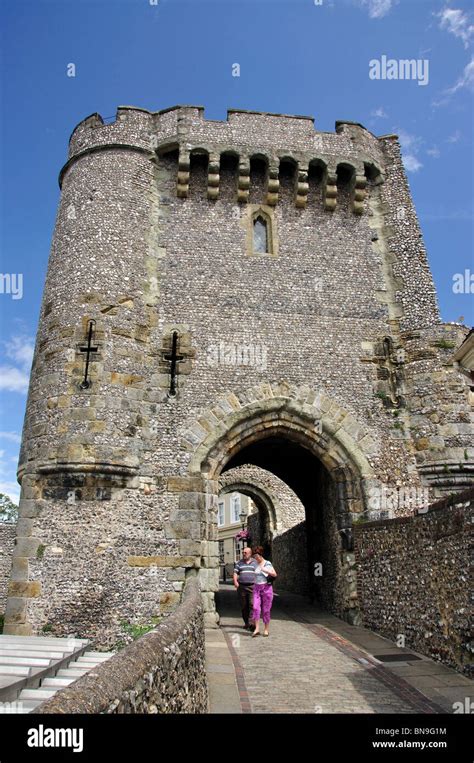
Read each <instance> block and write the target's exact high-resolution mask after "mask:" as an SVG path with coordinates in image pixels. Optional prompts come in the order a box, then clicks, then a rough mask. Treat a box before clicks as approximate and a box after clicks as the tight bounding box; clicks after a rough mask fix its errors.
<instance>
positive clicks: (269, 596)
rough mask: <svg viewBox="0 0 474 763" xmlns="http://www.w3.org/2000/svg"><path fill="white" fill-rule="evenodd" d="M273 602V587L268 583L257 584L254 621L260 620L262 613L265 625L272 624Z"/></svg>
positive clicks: (254, 600)
mask: <svg viewBox="0 0 474 763" xmlns="http://www.w3.org/2000/svg"><path fill="white" fill-rule="evenodd" d="M272 601H273V586H272V585H268V583H256V584H255V585H254V587H253V613H252V620H253V621H254V622H255V621H256V620H260V613H262V620H263V622H264V623H265V625H268V623H269V622H270V610H271V608H272Z"/></svg>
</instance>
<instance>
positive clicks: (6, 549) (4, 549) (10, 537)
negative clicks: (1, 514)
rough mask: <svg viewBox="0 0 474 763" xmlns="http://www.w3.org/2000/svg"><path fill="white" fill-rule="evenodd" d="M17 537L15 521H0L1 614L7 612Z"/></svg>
mask: <svg viewBox="0 0 474 763" xmlns="http://www.w3.org/2000/svg"><path fill="white" fill-rule="evenodd" d="M15 537H16V524H15V523H14V522H0V614H3V613H4V612H5V605H6V602H7V590H8V583H9V581H10V572H11V569H12V554H13V546H14V545H15Z"/></svg>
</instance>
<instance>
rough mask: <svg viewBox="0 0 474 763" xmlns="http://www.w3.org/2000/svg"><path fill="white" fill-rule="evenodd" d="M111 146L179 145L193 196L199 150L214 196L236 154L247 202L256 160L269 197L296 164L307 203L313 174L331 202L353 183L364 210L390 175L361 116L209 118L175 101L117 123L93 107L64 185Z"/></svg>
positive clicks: (180, 188)
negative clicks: (370, 184) (322, 120)
mask: <svg viewBox="0 0 474 763" xmlns="http://www.w3.org/2000/svg"><path fill="white" fill-rule="evenodd" d="M109 149H115V150H117V149H119V150H120V149H125V150H133V151H139V152H144V153H146V154H148V155H149V157H150V159H154V158H155V157H160V156H162V155H165V154H169V153H170V152H173V151H176V152H177V178H176V194H177V196H178V197H179V198H183V199H185V198H187V197H188V194H189V182H190V173H191V166H192V159H193V157H194V156H201V157H204V158H205V160H206V161H207V171H208V182H207V198H208V199H209V200H214V201H215V200H217V199H218V198H219V191H220V168H221V164H222V161H223V160H224V161H227V159H228V158H230V157H232V158H234V159H235V175H236V193H235V199H236V201H238V202H240V203H245V202H247V201H248V200H249V193H250V174H251V170H252V164H253V163H254V162H255V161H257V162H260V163H263V165H264V166H265V183H266V190H265V196H266V203H267V204H268V205H269V206H275V205H276V204H277V203H278V200H279V189H280V174H281V169H282V165H283V164H285V165H287V168H288V165H290V166H291V168H292V177H293V182H294V201H295V204H296V206H297V207H299V208H304V207H305V206H306V203H307V198H308V191H309V179H310V176H314V177H315V178H317V181H318V183H320V184H321V196H322V201H323V205H324V208H325V209H326V210H329V211H332V210H334V209H335V208H336V206H337V198H338V187H339V186H340V185H341V184H348V185H349V188H350V198H351V207H352V210H353V212H354V213H356V214H362V213H363V211H364V200H365V197H366V186H367V181H368V180H371V181H375V182H377V183H379V182H383V179H384V155H383V147H382V145H381V143H380V141H379V139H378V138H376V137H375V136H374V135H372V133H370V132H369V131H368V130H366V129H365V128H364V127H363V126H362V125H360V124H358V123H355V122H344V121H338V122H336V131H335V133H327V132H318V131H316V130H315V128H314V119H313V117H307V116H291V115H287V114H272V113H266V112H255V111H245V110H243V109H231V110H229V111H228V114H227V120H226V121H218V120H206V119H205V117H204V109H203V107H201V106H174V107H172V108H169V109H165V110H163V111H157V112H151V111H147V110H145V109H140V108H134V107H130V106H121V107H119V108H118V110H117V115H116V119H115V121H114V122H111V123H106V122H105V121H104V119H103V118H102V117H101V116H100V114H92V115H90V116H89V117H87V118H86V119H85V120H83V121H82V122H81V123H80V124H79V125H78V126H77V127H76V128H75V130H74V132H73V133H72V135H71V139H70V152H69V160H68V162H67V164H66V165H65V167H63V169H62V171H61V174H60V184H61V183H62V179H63V177H64V175H65V173H66V172H67V170H68V168H69V167H70V166H71V164H72V163H74V162H75V161H77V160H78V159H80V158H81V157H82V156H84V155H86V154H90V153H92V152H98V151H103V150H109Z"/></svg>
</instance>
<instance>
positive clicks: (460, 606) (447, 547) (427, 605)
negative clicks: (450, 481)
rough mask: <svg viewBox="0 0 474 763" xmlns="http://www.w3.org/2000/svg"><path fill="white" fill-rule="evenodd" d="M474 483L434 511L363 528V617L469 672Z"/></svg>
mask: <svg viewBox="0 0 474 763" xmlns="http://www.w3.org/2000/svg"><path fill="white" fill-rule="evenodd" d="M473 499H474V489H473V488H469V489H468V490H466V491H464V492H463V493H459V494H457V495H452V496H449V497H448V498H444V499H442V500H441V501H437V502H436V503H435V504H432V506H431V507H430V509H429V511H428V513H426V514H421V515H418V516H412V517H400V518H397V519H391V520H384V521H380V522H370V523H367V524H365V525H363V526H359V527H355V531H354V536H355V555H356V562H357V581H358V584H357V585H358V594H359V600H360V607H361V614H362V623H363V625H364V626H365V627H367V628H370V629H372V630H375V631H377V632H378V633H380V634H381V635H382V636H386V637H387V638H389V639H393V640H397V638H398V637H399V636H400V635H403V636H404V637H405V644H404V646H405V647H407V648H409V649H414V650H416V651H417V652H420V653H421V654H425V655H427V656H428V657H431V658H433V659H436V660H439V661H440V662H444V663H445V664H446V665H449V666H451V667H453V668H456V669H457V670H459V671H461V672H464V673H466V674H469V673H470V672H471V671H472V666H471V669H470V667H469V662H470V652H471V650H472V643H471V644H470V643H469V640H470V638H471V636H470V630H469V613H470V602H469V593H470V592H469V588H470V586H469V583H468V581H469V548H470V545H469V540H470V526H472V525H471V523H472V509H473V503H474V500H473Z"/></svg>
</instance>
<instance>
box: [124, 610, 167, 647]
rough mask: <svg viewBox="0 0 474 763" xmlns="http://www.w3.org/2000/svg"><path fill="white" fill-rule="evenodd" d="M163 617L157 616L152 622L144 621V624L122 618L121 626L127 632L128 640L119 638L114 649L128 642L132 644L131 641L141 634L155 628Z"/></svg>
mask: <svg viewBox="0 0 474 763" xmlns="http://www.w3.org/2000/svg"><path fill="white" fill-rule="evenodd" d="M160 620H161V617H159V616H155V617H152V618H151V619H150V622H148V623H143V624H142V625H138V624H136V623H130V622H128V621H127V620H122V621H121V623H120V627H121V629H122V631H124V632H125V634H126V637H125V638H126V640H123V639H121V640H119V641H117V642H116V643H115V644H114V647H113V648H114V649H117V650H119V649H123V648H124V647H125V646H127V644H130V642H131V641H135V639H137V638H140V636H144V635H145V633H149V631H152V630H153V628H155V627H156V626H157V625H158V623H159V622H160Z"/></svg>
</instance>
